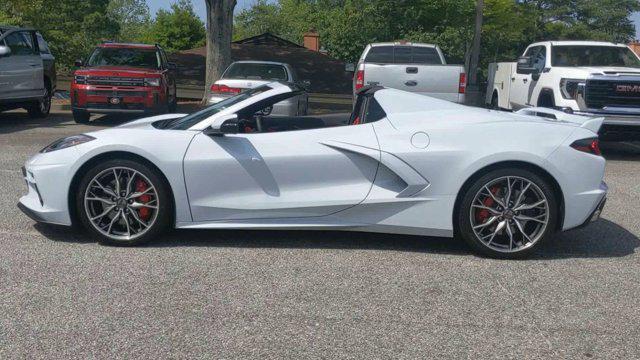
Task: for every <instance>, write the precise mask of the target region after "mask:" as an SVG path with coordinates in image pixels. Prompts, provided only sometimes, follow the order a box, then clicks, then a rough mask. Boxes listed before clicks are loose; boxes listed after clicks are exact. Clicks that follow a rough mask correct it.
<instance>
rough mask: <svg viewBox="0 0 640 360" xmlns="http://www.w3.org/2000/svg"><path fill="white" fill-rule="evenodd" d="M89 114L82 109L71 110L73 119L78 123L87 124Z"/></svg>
mask: <svg viewBox="0 0 640 360" xmlns="http://www.w3.org/2000/svg"><path fill="white" fill-rule="evenodd" d="M90 118H91V114H89V113H88V112H86V111H83V110H73V120H74V121H75V122H76V123H78V124H87V123H88V122H89V119H90Z"/></svg>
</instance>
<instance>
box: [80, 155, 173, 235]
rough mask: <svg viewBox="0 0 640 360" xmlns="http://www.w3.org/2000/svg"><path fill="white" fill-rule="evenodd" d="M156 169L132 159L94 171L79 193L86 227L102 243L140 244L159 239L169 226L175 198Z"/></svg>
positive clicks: (81, 212)
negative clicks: (157, 237) (172, 198)
mask: <svg viewBox="0 0 640 360" xmlns="http://www.w3.org/2000/svg"><path fill="white" fill-rule="evenodd" d="M169 196H170V195H169V191H168V188H167V185H166V184H165V182H164V181H163V179H162V178H161V177H160V175H159V174H158V173H157V171H155V170H154V169H151V168H150V167H148V166H147V165H145V164H142V163H139V162H136V161H132V160H126V159H122V160H110V161H106V162H104V163H101V164H98V165H96V166H94V167H93V168H91V169H90V170H89V171H87V173H86V174H85V175H84V176H83V177H82V180H81V181H80V186H79V187H78V190H77V193H76V209H77V214H78V217H79V218H80V220H81V222H82V224H83V225H84V227H85V228H86V229H87V230H88V231H89V232H90V233H92V234H93V235H95V237H97V239H98V241H99V242H101V243H104V244H110V245H125V246H126V245H137V244H141V243H144V242H147V241H149V240H152V239H153V238H154V237H156V236H158V235H159V234H160V233H161V232H162V231H163V230H165V229H166V228H167V226H168V225H169V222H170V219H171V216H170V213H171V204H172V202H171V199H170V197H169Z"/></svg>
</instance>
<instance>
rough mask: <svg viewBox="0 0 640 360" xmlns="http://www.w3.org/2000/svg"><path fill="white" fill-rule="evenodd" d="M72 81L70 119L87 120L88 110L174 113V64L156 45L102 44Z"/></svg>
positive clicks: (80, 121) (79, 67)
mask: <svg viewBox="0 0 640 360" xmlns="http://www.w3.org/2000/svg"><path fill="white" fill-rule="evenodd" d="M76 66H77V67H78V69H77V70H76V71H75V72H74V74H73V81H72V82H71V92H70V93H71V105H72V109H73V118H74V119H75V121H76V122H78V123H87V122H88V121H89V117H90V115H91V113H98V114H107V113H131V114H155V113H163V112H174V111H175V108H176V104H177V96H176V82H175V73H176V66H175V64H173V63H169V62H168V61H167V55H166V54H165V52H164V50H163V49H162V48H161V47H160V46H158V45H146V44H120V43H103V44H101V45H99V46H97V47H96V48H95V49H94V50H93V52H92V53H91V55H90V56H89V58H88V60H87V61H86V62H82V61H76Z"/></svg>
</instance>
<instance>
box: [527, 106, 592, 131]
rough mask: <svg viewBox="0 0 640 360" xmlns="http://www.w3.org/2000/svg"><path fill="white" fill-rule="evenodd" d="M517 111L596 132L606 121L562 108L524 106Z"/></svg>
mask: <svg viewBox="0 0 640 360" xmlns="http://www.w3.org/2000/svg"><path fill="white" fill-rule="evenodd" d="M515 113H516V114H521V115H531V116H539V117H543V118H546V119H551V120H555V121H557V122H570V123H574V124H578V125H580V127H582V128H585V129H588V130H591V131H593V132H594V133H596V134H597V133H598V131H599V130H600V127H601V126H602V122H603V121H604V118H603V117H589V116H582V115H574V114H568V113H566V112H564V111H560V110H554V109H549V108H541V107H530V108H524V109H520V110H518V111H516V112H515Z"/></svg>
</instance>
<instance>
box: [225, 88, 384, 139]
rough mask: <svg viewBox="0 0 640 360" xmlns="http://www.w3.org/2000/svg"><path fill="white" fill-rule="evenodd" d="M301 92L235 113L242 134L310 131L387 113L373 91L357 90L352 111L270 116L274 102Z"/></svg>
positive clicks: (268, 100) (365, 121) (364, 120)
mask: <svg viewBox="0 0 640 360" xmlns="http://www.w3.org/2000/svg"><path fill="white" fill-rule="evenodd" d="M298 95H300V92H293V93H288V94H283V95H281V96H276V97H272V98H269V99H266V100H264V101H260V102H257V103H255V104H253V105H252V106H249V107H246V108H244V109H242V110H241V111H239V112H238V113H237V115H238V122H239V125H240V126H239V128H240V132H241V133H263V132H280V131H295V130H309V129H317V128H324V127H333V126H346V125H359V124H365V123H370V122H374V121H378V120H380V119H382V118H384V117H386V114H385V112H384V110H383V109H382V107H381V106H380V104H378V102H377V101H376V100H375V98H374V97H373V92H360V93H359V94H358V96H357V99H356V104H355V106H354V109H353V111H352V112H351V114H348V113H343V114H325V115H307V116H283V115H271V112H272V111H273V105H274V104H276V103H278V102H281V101H284V100H286V99H288V98H291V97H294V96H298Z"/></svg>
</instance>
